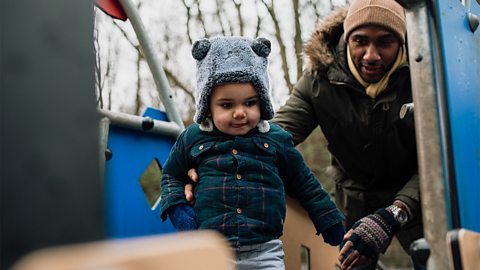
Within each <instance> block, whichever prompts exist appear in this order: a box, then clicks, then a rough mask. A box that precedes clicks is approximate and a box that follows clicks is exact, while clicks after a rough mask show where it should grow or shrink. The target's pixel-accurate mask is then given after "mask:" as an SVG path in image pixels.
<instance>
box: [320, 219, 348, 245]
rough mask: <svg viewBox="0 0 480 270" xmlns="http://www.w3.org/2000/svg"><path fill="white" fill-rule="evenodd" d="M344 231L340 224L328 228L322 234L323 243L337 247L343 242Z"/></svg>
mask: <svg viewBox="0 0 480 270" xmlns="http://www.w3.org/2000/svg"><path fill="white" fill-rule="evenodd" d="M344 234H345V229H344V228H343V225H342V223H341V222H339V223H337V224H334V225H332V226H330V227H328V228H327V229H326V230H325V231H323V232H322V236H323V241H324V242H325V243H327V244H330V245H331V246H338V245H340V243H341V242H342V240H343V235H344Z"/></svg>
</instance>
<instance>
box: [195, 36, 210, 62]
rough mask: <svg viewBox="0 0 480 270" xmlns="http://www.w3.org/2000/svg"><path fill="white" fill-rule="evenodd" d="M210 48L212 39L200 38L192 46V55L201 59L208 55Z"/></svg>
mask: <svg viewBox="0 0 480 270" xmlns="http://www.w3.org/2000/svg"><path fill="white" fill-rule="evenodd" d="M209 50H210V40H208V39H205V38H204V39H200V40H197V41H195V42H194V43H193V46H192V56H193V58H195V59H196V60H198V61H200V60H202V59H203V58H205V56H207V53H208V51H209Z"/></svg>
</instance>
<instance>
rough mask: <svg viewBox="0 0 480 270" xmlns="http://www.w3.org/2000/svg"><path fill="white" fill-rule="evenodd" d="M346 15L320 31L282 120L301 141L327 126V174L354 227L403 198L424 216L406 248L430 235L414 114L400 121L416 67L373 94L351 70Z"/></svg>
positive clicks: (410, 227) (412, 227)
mask: <svg viewBox="0 0 480 270" xmlns="http://www.w3.org/2000/svg"><path fill="white" fill-rule="evenodd" d="M345 15H346V10H340V11H337V12H334V13H333V15H332V16H331V17H329V18H327V19H326V20H324V21H323V22H321V23H320V24H319V25H318V26H317V29H316V31H315V33H314V34H313V35H312V37H311V39H310V40H309V41H308V42H307V44H306V47H305V54H306V56H307V57H308V60H309V63H308V67H307V70H306V72H305V73H304V74H303V76H302V78H301V79H300V80H299V81H298V83H297V84H296V86H295V89H294V90H293V92H292V94H291V96H290V98H289V99H288V101H287V102H286V104H285V105H284V106H282V107H281V108H280V109H279V111H278V112H277V114H276V116H275V118H274V122H276V123H278V124H280V125H281V126H283V127H284V128H285V129H286V130H287V131H289V132H290V133H291V134H292V135H293V139H294V142H295V144H298V143H300V142H302V141H303V140H304V139H305V138H306V137H307V136H308V135H310V133H311V132H312V131H313V129H315V128H316V127H317V126H320V128H321V130H322V132H323V134H324V135H325V138H326V139H327V141H328V150H329V151H330V153H331V156H332V165H331V166H330V167H329V168H328V170H327V172H329V173H330V175H331V177H332V178H333V180H334V181H335V184H336V190H335V192H336V194H335V199H336V202H337V205H338V207H341V209H342V210H343V212H344V213H345V214H346V218H347V219H346V226H347V228H350V227H351V226H352V225H353V223H354V222H355V221H356V220H358V219H360V218H362V217H364V216H366V215H368V214H370V213H372V212H374V211H375V210H376V209H378V208H381V207H386V206H388V205H390V204H392V202H393V201H394V200H395V199H400V200H402V201H404V202H406V203H407V204H408V205H410V206H411V207H412V208H413V209H414V212H415V213H416V219H414V220H413V221H411V222H410V223H409V224H407V225H406V226H405V227H404V230H403V232H401V233H400V234H399V236H400V237H401V238H402V239H401V242H402V244H403V245H404V248H406V247H408V244H409V243H410V242H411V241H412V240H415V239H416V238H419V237H420V236H421V234H422V229H421V223H420V222H421V215H420V194H419V182H418V167H417V158H416V145H415V131H414V125H413V117H412V116H409V117H406V118H404V119H400V116H399V112H400V108H401V106H402V105H403V104H405V103H410V102H412V93H411V85H410V73H409V67H408V65H406V64H405V65H403V66H401V67H400V68H399V69H398V70H397V71H395V72H394V73H393V74H392V75H391V77H390V81H389V83H388V86H387V88H386V90H385V91H383V92H381V93H380V94H379V95H378V96H377V97H376V98H371V97H369V96H368V95H367V94H366V92H365V89H364V87H363V86H362V85H361V84H359V83H358V82H357V81H356V80H355V78H354V77H353V75H352V74H351V72H350V71H349V69H348V64H347V59H346V57H347V54H346V43H345V41H344V38H343V36H342V34H343V27H342V24H343V20H344V18H345ZM400 237H399V238H400Z"/></svg>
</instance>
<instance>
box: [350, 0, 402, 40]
mask: <svg viewBox="0 0 480 270" xmlns="http://www.w3.org/2000/svg"><path fill="white" fill-rule="evenodd" d="M368 24H374V25H379V26H382V27H385V28H387V29H389V30H391V31H393V32H394V33H395V34H396V35H397V36H398V37H399V38H400V42H401V44H404V43H405V34H406V32H407V26H406V22H405V12H404V9H403V7H402V6H400V5H399V4H398V3H397V2H396V1H395V0H354V1H353V2H352V3H351V5H350V7H349V9H348V13H347V17H346V18H345V21H344V22H343V29H344V31H345V35H344V37H345V40H348V37H349V35H350V34H351V33H352V31H353V30H355V29H356V28H358V27H360V26H363V25H368Z"/></svg>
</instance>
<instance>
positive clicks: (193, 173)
mask: <svg viewBox="0 0 480 270" xmlns="http://www.w3.org/2000/svg"><path fill="white" fill-rule="evenodd" d="M187 174H188V177H190V180H192V182H194V183H197V182H198V174H197V170H196V169H195V168H191V169H190V170H188V173H187ZM184 193H185V198H186V199H187V202H189V203H190V204H191V205H193V204H194V203H195V197H194V196H193V184H186V185H185V189H184Z"/></svg>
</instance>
